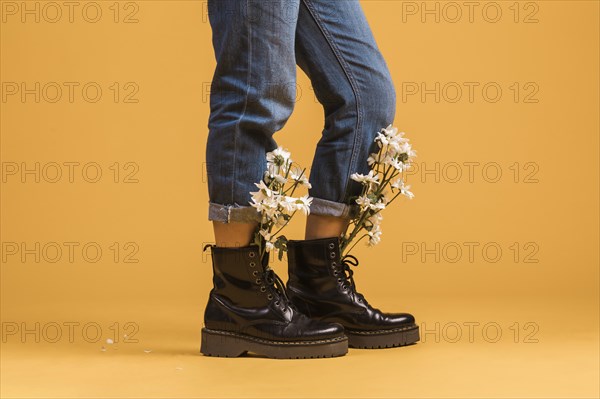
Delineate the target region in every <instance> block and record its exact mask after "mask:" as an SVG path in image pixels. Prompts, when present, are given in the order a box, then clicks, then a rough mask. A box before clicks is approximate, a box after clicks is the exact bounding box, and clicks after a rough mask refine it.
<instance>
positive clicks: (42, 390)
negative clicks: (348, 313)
mask: <svg viewBox="0 0 600 399" xmlns="http://www.w3.org/2000/svg"><path fill="white" fill-rule="evenodd" d="M88 3H90V2H81V3H77V4H78V5H77V7H76V8H75V11H74V14H73V22H69V16H68V10H67V8H65V7H63V8H62V12H63V15H62V17H61V18H58V20H57V21H56V22H52V20H53V18H55V15H56V14H55V10H54V9H52V8H51V6H48V5H47V3H45V2H35V1H28V2H26V4H27V7H30V8H31V9H34V7H35V4H37V6H38V7H39V10H40V11H39V16H40V21H39V22H36V21H35V14H32V15H28V14H26V16H25V21H24V22H23V21H22V20H21V13H22V11H23V7H24V6H23V4H25V3H21V2H9V1H2V2H0V6H1V10H2V21H1V25H0V46H1V50H0V59H1V61H0V81H1V82H2V87H1V95H2V98H1V99H0V106H1V115H0V117H1V118H0V119H1V120H0V128H1V135H0V136H1V137H0V139H1V141H0V145H1V152H0V155H1V158H2V176H1V177H2V189H1V197H0V198H1V230H0V232H1V235H2V237H1V241H2V248H1V251H2V253H1V256H2V259H1V261H2V264H1V289H2V292H1V311H2V323H3V324H2V332H3V337H2V338H3V339H2V348H1V349H2V350H1V391H0V393H1V395H2V397H65V396H77V397H133V396H136V397H159V396H165V395H169V396H176V397H239V396H249V397H313V396H314V397H489V396H494V397H550V396H552V397H598V395H599V394H600V393H599V391H598V389H599V388H598V386H599V381H598V373H599V367H598V366H599V364H598V359H599V352H598V351H599V348H598V297H599V291H598V283H599V275H598V265H599V258H598V255H599V248H598V239H599V237H598V231H599V214H598V208H599V207H598V178H599V176H598V171H599V164H598V148H599V141H598V140H599V106H600V104H599V81H598V79H599V78H598V77H599V73H598V71H599V65H598V62H599V47H600V46H599V45H600V43H599V36H598V32H599V29H600V25H599V4H598V2H596V1H537V2H512V1H506V2H505V1H499V2H495V3H494V2H476V5H475V8H474V10H473V14H472V19H471V20H469V18H470V17H469V9H468V7H467V6H464V5H462V4H463V3H462V2H456V3H452V2H435V1H429V2H426V3H423V2H406V1H404V2H403V1H395V0H392V1H391V0H388V1H383V0H381V1H379V0H368V1H362V4H363V8H364V11H365V13H366V14H367V18H368V20H369V21H370V24H371V27H372V30H373V32H374V34H375V37H376V39H377V42H378V44H379V47H380V49H381V51H382V53H383V54H384V56H385V58H386V60H387V63H388V65H389V68H390V70H391V73H392V77H393V79H394V82H395V85H396V90H397V93H398V106H397V117H396V121H395V125H396V126H398V127H399V129H400V130H404V131H405V132H407V136H408V137H410V138H411V142H412V143H413V146H414V148H415V149H416V150H417V151H418V158H417V159H416V161H417V166H418V167H419V170H418V171H415V174H414V175H412V176H410V177H409V179H408V180H409V183H411V184H412V188H413V191H414V192H415V194H416V198H415V199H414V200H412V201H408V200H402V201H399V202H398V204H395V205H394V206H392V207H391V208H390V209H388V210H386V211H385V213H384V217H385V220H384V222H383V226H382V227H383V231H384V234H383V240H382V243H381V244H380V245H379V246H377V247H375V248H367V247H364V246H362V245H359V246H358V247H357V249H356V255H357V256H358V257H359V258H360V260H361V265H360V267H359V268H358V270H357V271H356V274H355V276H356V280H357V284H358V288H359V290H360V291H361V292H363V293H364V294H365V295H366V296H367V297H368V298H369V301H370V302H371V303H372V304H374V305H375V306H377V307H380V308H382V309H383V310H390V311H392V310H397V311H410V312H411V313H414V314H415V315H416V317H417V322H418V323H419V324H420V326H421V333H422V342H421V343H419V344H418V345H414V346H410V347H406V348H398V349H391V350H379V351H377V350H376V351H360V350H351V351H350V353H349V354H348V355H347V356H345V357H343V358H337V359H331V360H321V361H295V362H288V361H268V360H265V359H259V358H247V359H213V358H206V357H203V356H201V355H200V354H199V353H198V351H199V344H200V340H199V331H200V328H201V326H202V311H203V309H204V305H205V302H206V299H207V295H208V290H209V289H210V286H211V280H210V277H211V268H210V263H209V262H210V257H209V255H208V253H203V252H202V246H203V244H205V243H209V242H212V239H213V238H212V230H211V225H210V224H209V222H208V221H207V202H208V197H207V186H206V176H205V168H204V166H203V163H204V151H205V143H206V137H207V127H206V125H207V119H208V112H209V105H208V90H209V85H210V80H211V77H212V72H213V68H214V65H215V61H214V56H213V52H212V46H211V41H210V39H211V31H210V26H209V24H208V18H207V14H206V2H204V1H195V0H191V1H160V0H159V1H137V2H112V1H98V2H96V3H95V4H97V6H94V5H92V6H90V5H89V4H88ZM57 4H61V3H57ZM86 4H88V5H86ZM457 4H458V6H459V9H460V11H461V12H462V15H461V17H460V18H459V17H457V14H456V10H457V8H456V5H457ZM15 7H16V9H15ZM85 7H87V8H86V13H82V10H83V9H84V8H85ZM424 7H427V8H428V9H430V10H434V9H435V7H438V10H439V14H438V16H439V22H436V20H435V18H436V15H435V14H427V13H425V12H424ZM97 9H100V10H101V11H102V14H101V16H100V17H99V20H98V21H97V22H90V21H92V20H93V19H94V18H95V11H96V10H97ZM498 9H499V10H501V15H499V16H498V14H496V11H497V10H498ZM15 10H16V11H15ZM117 10H118V14H117V13H116V12H117ZM484 10H485V11H484ZM86 18H87V20H86ZM495 19H498V20H497V21H496V22H494V20H495ZM115 20H116V21H117V22H115ZM135 20H137V22H136V21H135ZM36 82H39V85H40V86H39V87H40V88H39V90H38V94H39V96H40V98H39V102H36V99H35V96H36V94H35V91H36V89H35V87H36V86H35V85H36ZM52 82H55V83H52ZM65 82H67V83H65ZM68 82H72V83H68ZM90 82H92V84H90ZM115 82H117V83H116V85H115ZM438 82H439V91H438V94H439V96H440V98H439V101H438V102H436V98H435V94H425V96H424V97H422V96H421V95H422V93H423V92H422V90H423V88H425V89H426V90H434V91H435V88H436V83H438ZM515 82H516V85H515ZM22 83H24V84H25V85H26V86H25V88H26V89H30V90H32V89H33V91H32V92H31V93H33V94H26V95H25V98H24V100H23V99H22V97H21V94H22V89H23V87H22V85H21V84H22ZM86 84H88V86H86V90H85V91H84V90H83V87H84V86H85V85H86ZM69 85H71V86H72V87H75V89H74V91H73V98H72V100H71V99H70V98H69V92H68V87H69ZM423 85H425V86H424V87H423ZM469 85H471V86H472V87H475V89H474V92H473V97H472V98H470V97H469V91H468V87H469ZM56 87H61V88H62V96H61V97H60V98H59V99H57V101H56V102H51V101H54V100H53V99H56V94H55V93H56V91H55V90H56ZM96 87H100V88H101V90H102V96H101V97H100V98H99V99H98V101H96V102H92V100H91V98H92V97H93V96H95V90H94V88H96ZM457 87H459V88H461V90H462V93H460V95H459V94H457V93H458V92H457V91H456V88H457ZM484 87H485V88H486V89H485V90H484V89H483V88H484ZM498 87H499V88H500V89H501V90H502V94H501V96H500V97H498V98H494V97H495V95H496V92H495V88H498ZM517 87H518V89H517ZM298 88H299V89H298V93H299V95H298V99H297V104H296V108H295V111H294V114H293V115H292V117H291V119H290V120H289V122H288V124H287V125H286V126H285V128H284V129H283V130H282V131H280V132H278V133H277V134H276V136H275V137H276V139H277V140H278V142H279V144H280V145H282V146H284V147H286V148H287V149H289V150H290V151H291V152H292V155H293V158H294V159H295V160H296V161H298V162H299V163H300V164H302V165H305V166H309V165H310V161H311V157H312V154H313V150H314V144H315V143H316V141H317V140H318V138H319V134H320V130H321V129H322V125H323V120H322V109H321V107H320V105H319V104H318V103H317V102H316V100H315V98H314V96H313V94H312V91H311V88H310V82H309V81H308V80H307V78H306V76H304V75H303V74H302V72H301V71H299V72H298ZM415 89H417V90H418V92H416V93H414V90H415ZM117 93H118V97H117V98H116V97H115V96H116V95H117ZM432 93H433V92H432ZM85 95H87V96H88V97H85ZM496 100H497V101H496ZM73 162H74V163H78V164H70V163H73ZM36 163H39V176H40V177H39V182H36V181H35V180H36V175H35V173H36V172H33V173H30V174H27V173H25V174H24V175H23V174H22V172H23V170H24V169H33V170H35V167H36ZM65 163H66V164H65ZM115 163H117V164H115ZM57 164H58V165H59V166H60V167H59V169H58V170H60V172H61V173H62V176H61V177H60V178H57V179H56V180H57V181H56V182H52V181H53V180H55V174H56V171H57V168H56V165H57ZM68 165H74V166H73V170H74V174H73V176H72V177H73V179H72V180H73V181H72V182H71V181H69V170H70V169H69V166H68ZM84 166H86V169H85V173H84V172H83V170H84V168H83V167H84ZM15 168H16V169H15ZM470 168H472V169H470ZM98 170H100V171H101V173H102V175H101V177H100V178H99V180H98V181H97V182H88V181H86V179H87V180H94V179H95V174H96V172H97V171H98ZM424 170H428V171H429V172H427V173H425V172H424ZM116 171H118V173H116ZM470 171H472V172H473V174H472V175H470V174H469V172H470ZM517 171H518V173H517ZM498 172H500V173H501V176H500V177H499V178H497V177H496V176H497V173H498ZM457 173H459V175H457ZM496 179H498V180H497V181H495V180H496ZM303 222H304V221H303V220H302V218H301V217H297V218H295V220H294V221H293V222H292V225H291V226H290V227H289V229H288V231H287V232H286V235H287V236H288V237H294V238H301V237H302V232H303ZM22 243H24V245H25V249H29V250H32V251H31V252H29V253H26V254H25V255H23V247H21V245H22ZM36 243H39V250H37V249H36ZM65 243H66V244H65ZM69 243H74V244H69ZM115 243H117V244H115ZM465 243H467V244H465ZM515 243H516V244H515ZM84 246H85V248H86V249H85V251H83V248H84ZM69 247H71V248H74V252H73V258H72V260H71V259H70V258H69V253H68V248H69ZM57 248H60V249H61V250H62V253H61V254H60V255H59V254H58V253H57V252H56V249H57ZM97 248H100V249H101V251H102V255H101V256H100V257H99V259H98V260H97V261H95V262H94V259H93V258H94V257H95V256H96V252H95V250H96V249H97ZM117 248H119V250H118V251H117ZM469 248H474V252H473V254H472V257H470V256H469V255H470V254H469ZM484 248H485V250H484ZM498 248H499V249H500V250H501V251H502V252H501V255H497V253H496V252H495V251H496V250H497V249H498ZM517 248H518V249H517ZM457 249H460V250H461V252H457ZM23 256H24V259H23ZM36 256H39V262H37V261H36ZM134 261H137V262H134ZM274 267H275V268H276V270H277V271H278V272H279V274H280V275H282V277H283V278H284V279H285V276H286V268H285V264H283V263H279V262H275V266H274ZM68 322H75V323H79V325H78V326H77V327H75V336H74V339H73V341H74V342H72V343H71V342H69V340H68V338H67V337H66V336H65V335H66V334H67V333H68V328H67V327H64V323H68ZM128 322H129V323H132V324H130V325H128V327H127V328H125V325H126V323H128ZM35 323H39V326H40V327H39V328H38V332H39V335H40V337H39V341H40V342H39V343H38V342H35V341H36V336H35V333H32V334H29V335H27V334H26V335H25V336H23V335H22V334H21V333H22V330H23V328H28V329H30V330H34V331H35V330H36V327H35V326H36V324H35ZM52 323H58V324H59V325H61V326H62V327H61V328H62V330H61V331H62V334H63V336H62V337H61V338H60V339H58V342H55V343H54V342H50V341H52V339H51V335H52V336H53V333H52V334H51V332H52V326H54V325H55V324H52ZM86 323H96V324H94V325H99V326H100V327H101V329H102V331H101V334H100V336H99V337H100V338H99V339H100V340H99V341H97V342H91V341H94V339H92V338H93V337H92V338H90V337H89V336H88V335H86V338H85V339H84V338H82V334H81V328H82V326H84V325H85V324H86ZM115 323H117V324H118V326H119V327H118V329H117V330H116V332H115V328H116V327H115ZM465 323H466V324H465ZM470 323H478V324H470ZM528 323H529V324H528ZM469 325H472V326H474V327H473V328H474V330H473V333H472V334H469V332H470V330H469ZM15 326H16V327H15ZM131 326H134V327H131ZM436 326H437V327H436ZM13 328H17V329H18V330H17V332H16V333H14V334H13V333H11V331H13V330H11V329H13ZM136 328H137V332H134V330H135V329H136ZM498 330H499V331H500V332H501V336H500V337H499V338H496V332H497V331H498ZM90 331H92V330H89V331H88V333H89V332H90ZM517 332H518V333H517ZM127 333H129V335H131V334H132V333H133V334H134V336H135V337H134V338H131V337H130V339H129V341H133V340H137V341H138V342H137V343H136V342H127V341H128V340H126V339H125V340H124V339H123V334H127ZM90 334H91V335H92V336H93V335H94V334H92V333H90ZM458 334H460V335H458ZM107 338H112V339H115V340H116V341H117V342H115V343H114V344H112V345H109V344H106V343H105V339H107ZM496 340H497V342H493V341H496ZM102 346H104V347H105V348H106V349H107V350H106V351H102V350H101V347H102ZM145 351H146V352H145Z"/></svg>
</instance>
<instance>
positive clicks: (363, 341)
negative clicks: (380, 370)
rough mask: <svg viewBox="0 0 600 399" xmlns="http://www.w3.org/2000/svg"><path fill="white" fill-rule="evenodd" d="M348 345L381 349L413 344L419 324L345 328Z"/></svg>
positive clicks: (417, 339) (417, 334)
mask: <svg viewBox="0 0 600 399" xmlns="http://www.w3.org/2000/svg"><path fill="white" fill-rule="evenodd" d="M345 334H346V335H347V336H348V346H349V347H351V348H357V349H383V348H394V347H397V346H405V345H410V344H414V343H415V342H417V341H419V339H420V336H419V326H417V325H415V324H413V325H411V326H407V327H401V328H394V329H391V330H379V331H352V330H346V331H345Z"/></svg>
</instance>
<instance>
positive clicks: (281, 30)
mask: <svg viewBox="0 0 600 399" xmlns="http://www.w3.org/2000/svg"><path fill="white" fill-rule="evenodd" d="M299 1H300V0H271V1H265V0H258V1H250V0H247V1H242V0H209V2H208V10H209V18H210V23H211V27H212V29H213V44H214V48H215V55H216V58H217V67H216V69H215V75H214V78H213V85H212V87H211V97H210V100H211V101H210V105H211V114H210V119H209V130H210V132H209V137H208V144H207V151H206V158H207V171H208V191H209V198H210V205H209V219H210V220H212V221H213V223H214V230H215V238H216V242H217V244H216V245H214V246H212V249H211V255H212V266H213V288H212V290H211V291H210V294H209V299H208V303H207V305H206V309H205V312H204V326H205V327H204V328H203V329H202V345H201V351H202V353H204V354H207V355H211V356H227V357H231V356H239V355H241V354H244V353H247V352H253V353H258V354H262V355H265V356H268V357H277V358H292V359H293V358H310V357H331V356H341V355H344V354H345V353H346V352H347V351H348V343H347V341H348V339H347V338H346V336H345V335H344V332H343V328H342V326H340V325H338V324H331V323H325V322H320V321H317V320H312V319H309V318H307V317H305V316H304V315H302V314H300V313H299V312H298V311H297V309H296V308H294V307H292V306H290V303H289V301H288V297H287V295H285V293H284V292H283V291H284V289H283V286H282V284H281V280H280V279H279V278H278V277H277V275H276V274H275V273H274V271H273V270H272V269H270V268H268V261H269V258H268V257H265V258H263V259H258V258H259V256H260V255H259V254H258V250H257V247H256V246H255V245H248V244H249V243H250V240H251V236H252V231H253V230H254V227H255V226H256V223H257V218H258V212H257V211H256V209H255V208H253V207H251V206H249V204H248V202H249V200H250V194H249V192H250V191H255V189H256V187H255V186H254V183H255V182H258V181H260V180H261V179H262V177H263V172H264V171H265V169H266V160H265V153H266V152H267V151H270V150H273V149H274V148H275V147H276V146H275V142H274V140H273V138H272V135H273V133H274V132H276V131H278V130H279V129H281V127H283V125H284V124H285V122H286V120H287V118H288V117H289V115H290V113H291V112H292V108H293V105H294V97H295V95H294V93H295V88H296V85H295V76H296V75H295V74H296V60H295V56H294V36H295V31H296V21H297V17H298V6H299ZM231 247H237V248H231Z"/></svg>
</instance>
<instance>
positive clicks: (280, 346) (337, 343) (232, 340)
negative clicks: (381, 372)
mask: <svg viewBox="0 0 600 399" xmlns="http://www.w3.org/2000/svg"><path fill="white" fill-rule="evenodd" d="M201 335H202V345H201V347H200V352H201V353H203V354H204V355H207V356H217V357H238V356H242V355H244V354H246V353H247V352H251V353H255V354H257V355H262V356H266V357H269V358H273V359H311V358H322V357H336V356H343V355H345V354H346V353H348V338H347V337H346V336H345V335H344V336H341V337H337V338H330V339H322V340H316V341H269V340H265V339H261V338H255V337H250V336H247V335H241V334H236V333H232V332H229V331H218V330H211V329H208V328H206V327H205V328H203V329H202V332H201Z"/></svg>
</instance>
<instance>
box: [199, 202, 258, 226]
mask: <svg viewBox="0 0 600 399" xmlns="http://www.w3.org/2000/svg"><path fill="white" fill-rule="evenodd" d="M208 220H211V221H215V222H221V223H230V222H235V223H255V222H260V214H259V213H258V211H257V210H256V208H253V207H251V206H242V205H238V204H234V205H221V204H216V203H214V202H209V203H208Z"/></svg>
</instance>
